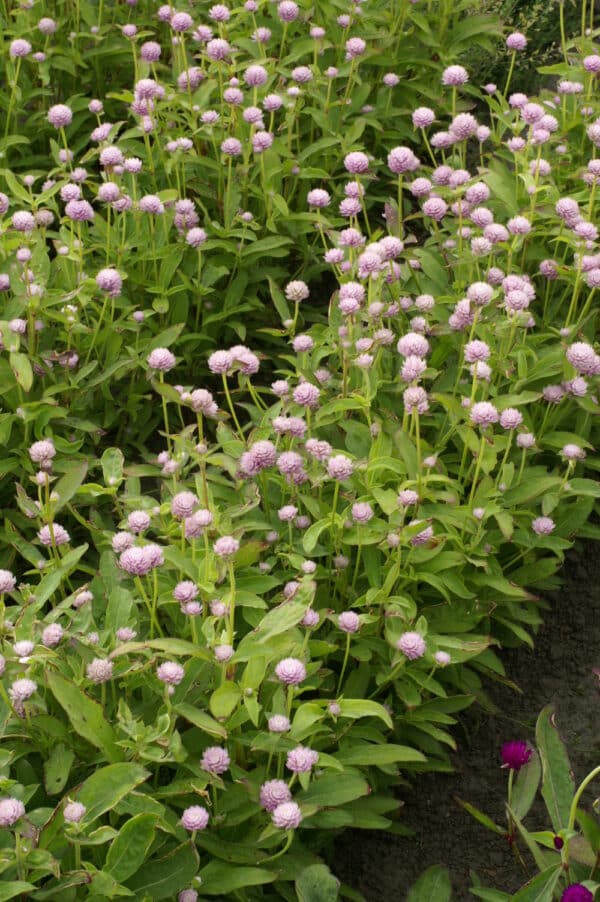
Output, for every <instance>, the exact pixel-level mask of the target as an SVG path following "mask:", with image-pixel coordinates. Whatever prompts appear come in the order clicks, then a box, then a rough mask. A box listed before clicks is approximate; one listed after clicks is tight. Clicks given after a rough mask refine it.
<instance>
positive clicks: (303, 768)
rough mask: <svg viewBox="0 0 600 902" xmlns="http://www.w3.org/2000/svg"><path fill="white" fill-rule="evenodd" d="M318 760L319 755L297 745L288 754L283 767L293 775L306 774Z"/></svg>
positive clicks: (312, 750)
mask: <svg viewBox="0 0 600 902" xmlns="http://www.w3.org/2000/svg"><path fill="white" fill-rule="evenodd" d="M318 760H319V753H318V752H315V751H314V749H309V748H307V747H306V746H304V745H298V746H296V748H294V749H291V751H289V752H288V754H287V758H286V762H285V766H286V767H287V769H288V770H291V771H292V773H294V774H307V773H310V771H311V770H312V769H313V767H314V766H315V764H316V763H317V761H318Z"/></svg>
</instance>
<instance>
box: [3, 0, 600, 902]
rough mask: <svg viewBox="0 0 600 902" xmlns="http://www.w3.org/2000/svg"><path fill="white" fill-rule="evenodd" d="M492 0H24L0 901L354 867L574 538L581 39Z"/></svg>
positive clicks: (231, 894)
mask: <svg viewBox="0 0 600 902" xmlns="http://www.w3.org/2000/svg"><path fill="white" fill-rule="evenodd" d="M475 6H476V5H475V4H473V3H472V2H471V0H463V2H460V3H455V2H452V0H442V2H440V3H437V2H434V0H429V2H421V3H416V4H415V3H409V2H407V0H405V2H400V3H398V4H383V3H373V4H360V3H355V4H353V5H352V6H350V7H348V8H346V7H344V8H342V7H341V6H340V5H339V4H337V3H333V2H332V3H322V4H321V3H319V4H318V7H317V8H315V9H312V8H309V6H308V5H296V3H295V2H293V0H281V2H280V3H279V4H278V5H277V4H274V3H267V2H258V0H247V2H246V3H245V5H244V6H243V7H239V8H236V9H235V10H234V9H228V8H227V7H225V6H223V5H220V4H218V5H215V6H209V4H204V3H203V4H196V5H194V6H191V7H190V9H189V11H188V10H174V9H171V8H170V7H168V6H163V7H160V8H156V7H155V6H154V4H144V3H140V4H138V5H135V4H133V5H131V6H128V5H125V6H123V5H112V4H108V3H104V4H103V3H100V4H99V5H96V4H92V3H90V4H86V3H79V2H77V0H75V2H72V3H67V4H53V3H47V4H45V5H44V4H36V5H32V4H29V3H24V4H22V5H20V6H18V7H16V6H15V7H13V6H12V4H10V3H9V2H5V3H4V5H3V7H2V12H0V20H1V24H2V34H3V41H4V44H3V49H2V66H3V67H4V77H5V78H6V80H7V82H8V84H9V87H10V89H9V91H7V92H5V93H4V95H3V96H2V97H0V104H3V113H4V139H3V141H2V145H1V149H2V152H3V154H4V157H3V162H4V166H3V168H2V169H1V170H0V178H2V179H3V180H4V185H3V188H4V192H3V193H2V194H0V215H1V217H2V220H1V235H0V254H1V257H0V270H1V273H0V288H1V290H2V297H3V301H4V304H3V314H2V317H3V318H2V321H1V322H0V328H1V330H2V346H3V351H2V356H1V357H0V374H1V381H0V395H1V397H2V412H1V413H0V435H1V436H2V440H3V443H4V449H5V453H4V455H3V459H2V461H1V462H0V469H1V472H2V475H3V477H4V479H3V485H2V489H1V493H2V494H1V497H2V501H3V506H4V509H5V516H4V522H3V525H2V530H1V535H2V559H1V564H2V571H0V580H1V582H0V592H1V598H2V630H1V639H2V647H3V648H2V650H3V656H2V659H1V667H2V671H3V677H2V682H0V696H1V698H0V706H1V711H2V719H3V731H4V736H3V740H4V741H3V750H2V752H0V765H1V767H2V775H3V794H4V795H5V798H4V799H3V800H0V823H1V824H2V826H3V827H5V828H7V829H3V830H2V831H1V833H0V836H1V840H2V847H3V854H2V868H3V869H4V870H3V880H4V886H7V887H8V889H6V890H5V889H4V886H3V890H2V891H3V893H4V895H3V898H6V899H9V898H12V897H15V896H17V895H19V894H23V893H24V894H27V897H28V898H31V899H39V900H43V899H55V898H57V896H58V895H60V897H61V898H64V900H65V902H67V900H69V899H87V898H89V899H96V900H99V899H110V898H117V897H119V896H125V897H126V896H129V897H135V898H136V899H139V900H142V899H163V898H173V896H174V894H176V893H177V892H178V891H181V893H180V899H181V900H183V902H189V900H192V899H195V898H196V894H197V893H199V894H200V895H202V896H209V895H213V896H215V895H216V896H221V897H225V898H244V899H260V898H264V897H269V896H270V897H275V898H289V899H294V898H296V897H299V898H301V899H312V898H315V896H314V889H313V886H314V884H315V883H316V884H317V885H318V886H319V887H321V890H319V891H320V892H322V893H325V892H327V893H329V896H327V895H320V896H319V897H318V898H323V899H325V898H335V897H336V895H337V893H338V886H337V881H336V879H335V877H334V876H333V875H332V874H330V873H329V872H328V871H327V869H326V868H324V866H323V865H322V864H320V863H319V858H318V853H319V851H320V850H321V849H322V848H323V844H324V843H325V842H326V837H327V832H328V831H331V830H335V829H339V828H342V827H345V826H355V827H362V828H365V829H388V828H393V829H397V830H400V829H402V827H401V823H400V822H398V821H396V820H394V818H395V814H396V808H397V803H396V802H395V800H394V796H393V792H392V787H393V786H394V785H397V784H398V782H399V781H401V780H405V779H406V778H407V777H408V776H409V775H411V774H415V773H418V772H419V771H422V770H424V769H431V768H438V769H447V768H448V767H449V763H448V758H447V749H448V748H449V747H450V748H451V747H453V745H454V740H453V738H452V735H451V730H450V728H451V726H452V724H453V723H454V722H455V715H456V713H457V712H459V711H460V710H462V709H463V708H465V707H466V706H468V705H469V704H471V703H472V702H473V701H474V700H475V699H480V700H481V701H482V702H483V703H485V694H484V693H483V691H482V689H481V675H482V674H487V675H489V674H492V675H496V676H498V677H499V678H503V677H504V671H503V666H502V662H501V659H500V658H499V656H498V650H499V648H500V647H501V646H503V645H508V644H515V643H519V642H531V641H532V640H531V635H532V633H533V632H535V629H536V627H537V625H538V624H539V623H540V608H541V602H540V601H539V598H538V597H537V595H536V594H535V593H536V591H538V590H540V589H544V588H547V587H550V586H554V585H556V577H555V574H556V571H557V569H558V567H559V566H560V563H561V560H562V557H563V554H564V552H565V550H566V549H567V548H568V547H570V545H571V543H572V542H573V540H574V537H575V536H576V535H578V534H584V533H585V532H586V531H587V534H591V533H592V532H593V527H591V526H589V525H587V526H586V523H587V521H588V518H589V516H590V513H591V511H592V509H593V506H594V503H595V499H596V498H597V497H598V495H599V494H600V489H599V487H598V484H597V482H596V481H595V480H594V479H592V478H590V475H589V474H590V469H591V470H593V469H594V468H595V467H596V466H597V463H596V461H595V459H594V456H593V455H592V454H590V453H589V452H590V451H591V450H592V448H593V444H594V441H595V437H594V431H595V423H596V417H597V413H598V403H597V398H596V396H595V394H594V392H595V391H596V386H597V380H598V375H599V373H600V356H598V354H597V353H596V351H595V349H594V338H595V324H596V309H595V305H594V292H595V289H596V287H597V286H598V285H600V254H598V253H597V250H598V248H597V238H598V234H597V229H596V226H595V225H594V218H595V195H596V182H597V180H598V177H599V175H600V166H598V165H597V161H596V160H595V153H596V147H597V146H600V124H598V123H596V122H595V121H594V116H595V115H596V113H597V109H596V101H595V97H594V88H595V85H596V79H597V72H598V70H599V69H600V65H599V61H600V56H597V55H596V54H595V51H594V45H593V42H592V39H591V38H590V37H587V36H586V35H585V34H583V35H582V36H581V37H578V38H577V39H576V40H575V42H574V43H573V44H572V45H567V43H566V39H565V42H564V47H563V55H564V61H563V62H561V63H560V64H557V65H556V66H555V67H554V69H553V71H552V73H551V74H552V76H553V79H554V83H555V84H554V85H553V91H552V92H550V93H549V94H548V96H544V97H543V98H540V99H539V100H537V99H536V100H531V99H529V98H527V97H526V96H524V95H523V94H519V93H516V90H517V89H518V87H519V85H518V83H514V84H510V80H511V78H512V74H510V73H509V77H508V79H507V83H506V84H504V85H500V86H497V87H496V86H492V85H488V86H487V87H486V89H485V90H484V91H482V90H480V88H479V87H478V86H477V85H472V84H471V83H470V81H469V74H468V70H467V69H466V68H464V67H463V65H462V64H459V63H457V62H456V60H457V59H459V58H461V55H462V54H464V53H465V52H466V51H467V50H468V48H469V46H470V45H471V44H472V43H473V42H477V43H478V44H486V43H487V44H489V46H492V40H493V37H494V36H495V35H496V33H497V31H498V22H497V20H495V19H494V18H493V17H491V16H489V15H486V14H483V13H482V14H479V13H478V11H477V9H476V8H474V7H475ZM584 7H585V8H586V9H587V5H586V4H585V3H584ZM467 14H468V15H467ZM587 21H588V20H587V19H585V22H586V23H587ZM508 42H509V49H510V50H511V54H512V55H513V56H516V55H517V54H519V53H523V52H526V38H525V37H524V36H523V35H520V34H515V35H512V36H511V37H510V38H509V39H508ZM511 58H512V57H511ZM463 62H464V59H463ZM511 71H512V70H511ZM554 90H556V95H555V94H554ZM476 103H478V104H479V105H480V106H479V110H481V109H482V107H481V104H484V105H485V115H482V114H481V113H480V112H478V114H477V115H478V117H479V121H478V120H477V119H476V118H475V116H474V115H473V113H472V112H470V110H472V109H473V108H474V107H475V104H476ZM323 887H324V888H325V889H323ZM343 892H346V893H350V894H351V891H350V890H348V891H347V890H343ZM10 893H12V896H11V895H10Z"/></svg>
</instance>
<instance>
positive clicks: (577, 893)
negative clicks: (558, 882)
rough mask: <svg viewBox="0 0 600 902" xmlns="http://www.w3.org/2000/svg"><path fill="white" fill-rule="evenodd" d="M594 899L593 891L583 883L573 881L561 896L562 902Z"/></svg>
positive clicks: (590, 900) (584, 901) (589, 901)
mask: <svg viewBox="0 0 600 902" xmlns="http://www.w3.org/2000/svg"><path fill="white" fill-rule="evenodd" d="M593 900H594V895H593V893H592V892H590V890H589V889H587V888H586V887H585V886H584V885H583V884H582V883H572V884H571V885H570V886H568V887H567V888H566V890H565V891H564V893H563V894H562V896H561V897H560V902H593Z"/></svg>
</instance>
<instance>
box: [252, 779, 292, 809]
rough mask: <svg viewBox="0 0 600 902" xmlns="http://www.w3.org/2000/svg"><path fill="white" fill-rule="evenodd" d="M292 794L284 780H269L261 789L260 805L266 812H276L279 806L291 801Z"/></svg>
mask: <svg viewBox="0 0 600 902" xmlns="http://www.w3.org/2000/svg"><path fill="white" fill-rule="evenodd" d="M291 798H292V793H291V792H290V789H289V787H288V785H287V783H286V782H285V781H284V780H267V782H266V783H263V785H262V786H261V787H260V804H261V806H262V807H263V808H264V809H265V811H269V812H271V811H275V809H276V808H277V806H278V805H283V804H284V803H285V802H289V801H291Z"/></svg>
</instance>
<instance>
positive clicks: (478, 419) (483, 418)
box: [470, 401, 500, 427]
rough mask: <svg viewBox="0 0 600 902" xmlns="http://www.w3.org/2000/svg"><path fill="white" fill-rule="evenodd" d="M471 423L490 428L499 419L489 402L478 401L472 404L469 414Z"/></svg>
mask: <svg viewBox="0 0 600 902" xmlns="http://www.w3.org/2000/svg"><path fill="white" fill-rule="evenodd" d="M470 418H471V422H472V423H474V424H475V425H476V426H483V427H486V426H491V425H492V424H493V423H497V422H498V420H499V419H500V414H499V413H498V411H497V410H496V408H495V407H494V405H493V404H492V403H491V402H490V401H478V402H477V403H476V404H473V407H472V408H471V414H470Z"/></svg>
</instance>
